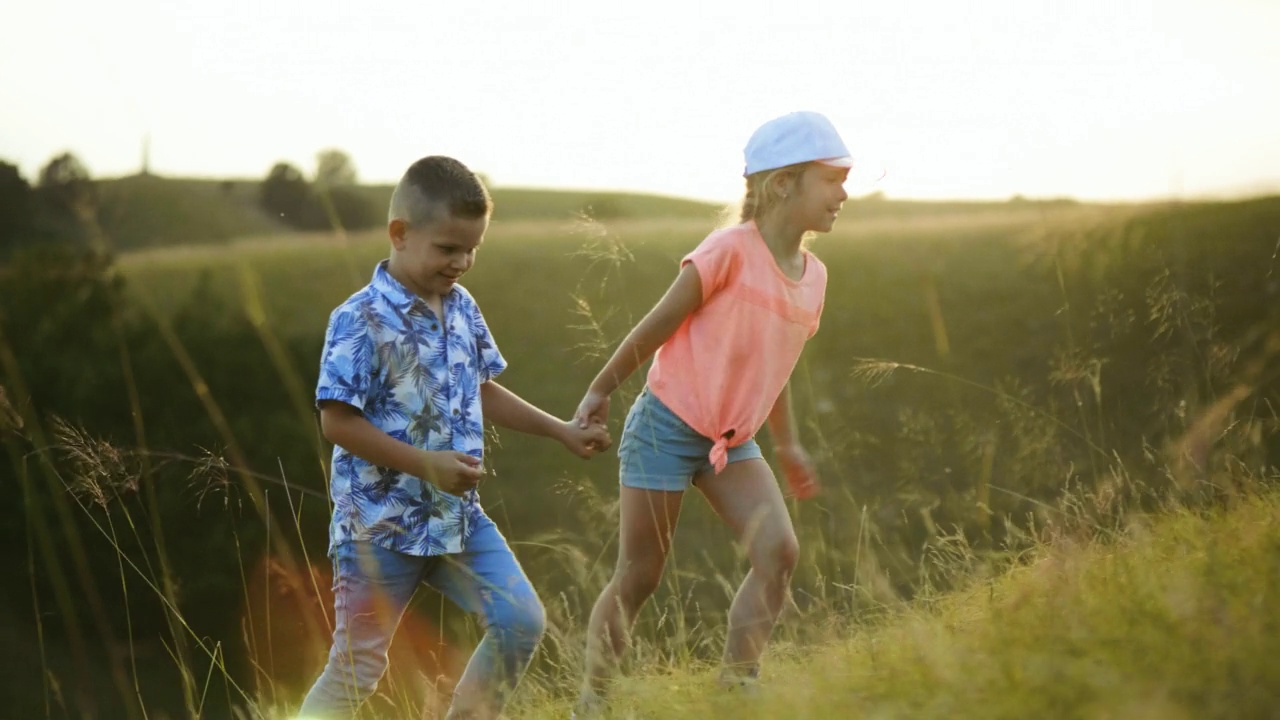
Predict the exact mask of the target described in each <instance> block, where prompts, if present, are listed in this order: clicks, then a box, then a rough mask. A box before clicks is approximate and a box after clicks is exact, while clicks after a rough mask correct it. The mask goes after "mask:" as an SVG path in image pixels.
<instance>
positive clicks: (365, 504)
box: [316, 260, 507, 555]
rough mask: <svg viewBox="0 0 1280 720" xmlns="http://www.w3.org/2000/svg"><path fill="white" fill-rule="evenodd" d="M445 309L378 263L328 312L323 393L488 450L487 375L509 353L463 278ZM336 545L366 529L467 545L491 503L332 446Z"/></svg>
mask: <svg viewBox="0 0 1280 720" xmlns="http://www.w3.org/2000/svg"><path fill="white" fill-rule="evenodd" d="M443 307H444V321H443V322H441V321H440V318H438V317H437V316H436V314H435V313H434V312H433V311H432V310H431V309H430V308H429V307H427V304H426V302H424V301H423V300H422V299H421V298H419V297H417V296H416V295H414V294H413V293H411V292H410V291H409V290H407V289H406V288H405V287H404V286H403V285H401V284H400V283H399V281H397V280H396V279H395V278H393V277H391V274H390V273H388V272H387V261H385V260H384V261H382V262H381V263H379V265H378V267H377V269H375V270H374V273H373V280H372V281H371V282H370V283H369V284H368V285H366V286H365V287H364V288H363V289H362V290H360V291H359V292H357V293H356V294H354V295H352V296H351V297H350V298H348V299H347V301H346V302H344V303H343V304H342V305H339V306H338V308H337V309H336V310H334V311H333V314H332V315H330V317H329V329H328V331H327V332H326V333H325V341H324V352H323V354H322V355H321V361H320V382H319V384H318V386H317V387H316V403H317V405H319V404H320V402H321V401H324V400H338V401H341V402H344V403H347V404H348V405H352V406H354V407H356V408H358V409H359V410H360V411H361V412H363V413H364V416H365V418H367V419H368V420H369V422H371V423H373V424H374V426H376V427H377V428H378V429H380V430H382V431H383V432H385V433H387V434H388V435H390V436H391V437H393V438H396V439H397V440H402V441H404V442H407V443H410V444H412V445H415V446H417V447H420V448H423V449H425V450H456V451H459V452H464V453H467V454H468V455H472V456H474V457H477V458H479V457H483V454H484V419H483V417H482V416H481V413H480V385H481V384H482V383H484V382H487V381H489V380H490V379H492V378H494V377H496V376H497V375H498V373H500V372H502V371H503V369H505V368H506V366H507V363H506V361H505V360H503V358H502V355H501V354H500V353H499V352H498V347H497V345H496V344H495V343H494V341H493V337H492V336H491V335H490V334H489V328H488V326H486V325H485V322H484V317H483V316H482V315H481V314H480V308H479V306H478V305H476V302H475V300H474V299H473V298H472V297H471V294H470V293H468V292H467V291H466V290H465V289H463V288H462V286H460V285H455V286H454V287H453V289H452V290H451V291H450V292H449V294H448V295H446V296H445V297H444V302H443ZM329 487H330V494H331V496H332V499H333V521H332V523H331V524H330V526H329V552H330V553H332V552H333V551H334V549H335V548H337V546H338V545H340V544H342V543H344V542H347V541H350V540H359V541H365V542H372V543H376V544H378V545H381V546H383V547H386V548H389V549H391V550H395V551H398V552H402V553H406V554H410V555H441V554H445V553H456V552H460V551H461V550H462V547H463V543H464V542H465V541H466V539H467V536H468V535H469V533H470V529H471V528H472V527H474V526H475V522H476V520H477V519H478V518H479V517H480V515H481V513H482V512H483V511H482V510H481V509H480V498H479V495H478V494H477V493H476V491H475V490H470V491H468V492H467V493H466V495H464V496H462V497H458V496H455V495H450V494H448V493H445V492H443V491H441V490H439V489H438V488H436V486H435V485H433V484H432V483H430V482H429V481H426V480H423V479H421V478H417V477H414V476H412V475H406V474H405V473H402V472H399V471H397V470H393V469H391V468H384V467H377V466H375V465H373V464H371V463H368V462H366V461H364V460H362V459H360V458H358V457H356V456H355V455H352V454H351V453H349V452H347V451H346V450H344V449H343V448H341V447H334V448H333V470H332V477H331V479H330V484H329Z"/></svg>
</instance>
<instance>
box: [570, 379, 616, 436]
mask: <svg viewBox="0 0 1280 720" xmlns="http://www.w3.org/2000/svg"><path fill="white" fill-rule="evenodd" d="M573 420H574V422H576V423H577V424H578V427H579V428H582V429H583V430H585V429H587V428H588V427H589V426H590V425H593V424H596V423H599V424H601V425H603V424H605V423H606V422H608V421H609V396H608V395H604V394H602V393H598V392H595V391H594V390H588V391H587V394H586V395H583V396H582V402H580V403H578V411H577V412H575V413H574V414H573ZM606 447H607V446H606Z"/></svg>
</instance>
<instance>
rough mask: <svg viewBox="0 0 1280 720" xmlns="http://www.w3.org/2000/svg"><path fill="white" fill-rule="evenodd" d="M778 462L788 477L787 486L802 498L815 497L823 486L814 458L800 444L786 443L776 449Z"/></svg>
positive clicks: (797, 496)
mask: <svg viewBox="0 0 1280 720" xmlns="http://www.w3.org/2000/svg"><path fill="white" fill-rule="evenodd" d="M776 454H777V456H778V463H779V464H780V465H781V466H782V474H783V476H785V477H786V479H787V487H788V488H790V490H791V494H792V495H793V496H795V497H796V498H798V499H800V500H809V499H811V498H813V497H815V496H816V495H817V494H818V493H819V492H820V491H821V490H822V487H821V486H820V485H819V484H818V471H817V470H816V469H814V466H813V459H812V458H810V457H809V453H808V452H806V451H805V449H804V448H803V447H801V446H799V445H786V446H782V447H779V448H777V449H776Z"/></svg>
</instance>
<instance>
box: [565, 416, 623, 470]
mask: <svg viewBox="0 0 1280 720" xmlns="http://www.w3.org/2000/svg"><path fill="white" fill-rule="evenodd" d="M560 442H562V443H564V446H565V447H566V448H568V449H569V452H571V453H573V454H574V455H577V456H578V457H580V458H582V459H584V460H589V459H591V457H592V456H594V455H595V454H596V453H598V452H602V451H604V450H608V449H609V446H610V445H612V444H613V438H611V437H609V428H607V427H605V425H604V423H602V422H593V423H589V424H587V425H583V424H581V423H579V422H578V421H577V419H574V420H570V421H568V422H566V423H564V425H563V426H562V427H561V432H560Z"/></svg>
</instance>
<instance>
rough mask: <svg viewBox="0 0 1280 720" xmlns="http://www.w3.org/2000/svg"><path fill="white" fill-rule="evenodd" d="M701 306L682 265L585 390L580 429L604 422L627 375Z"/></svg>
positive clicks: (696, 281)
mask: <svg viewBox="0 0 1280 720" xmlns="http://www.w3.org/2000/svg"><path fill="white" fill-rule="evenodd" d="M701 304H702V279H701V278H700V277H699V276H698V269H697V268H696V267H695V266H694V264H693V263H686V264H685V266H684V267H683V268H681V269H680V274H679V275H677V276H676V280H675V282H674V283H672V284H671V287H670V288H668V289H667V293H666V294H665V295H663V296H662V299H661V300H659V301H658V304H657V305H655V306H654V308H653V309H652V310H650V311H649V314H648V315H645V316H644V319H643V320H641V321H640V322H639V324H637V325H636V326H635V328H633V329H632V330H631V332H630V333H629V334H628V335H627V337H626V339H625V340H623V341H622V344H621V345H619V346H618V349H617V350H615V351H614V352H613V357H611V358H609V362H608V363H606V364H605V366H604V368H602V369H601V370H600V373H599V374H598V375H596V379H595V380H594V381H592V383H591V387H590V388H589V389H588V390H587V394H586V397H584V398H583V399H582V403H581V404H580V405H579V406H578V412H577V413H576V414H575V415H574V417H575V418H576V419H577V420H578V424H579V426H581V427H584V428H585V427H587V425H588V423H589V422H591V421H595V422H604V420H605V419H606V417H607V416H608V414H609V396H610V395H612V394H613V391H614V390H617V389H618V386H619V385H621V384H622V383H623V382H625V381H626V379H627V378H629V377H631V373H633V372H635V371H636V369H637V368H639V367H640V366H641V365H643V364H644V362H645V361H646V360H648V359H649V358H650V357H653V354H654V353H655V352H657V351H658V348H660V347H662V344H663V343H665V342H666V341H667V340H668V339H670V338H671V336H672V335H674V334H675V332H676V330H678V329H679V328H680V324H681V323H683V322H684V320H685V318H687V317H689V314H690V313H692V312H693V311H694V310H697V309H698V306H700V305H701Z"/></svg>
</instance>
